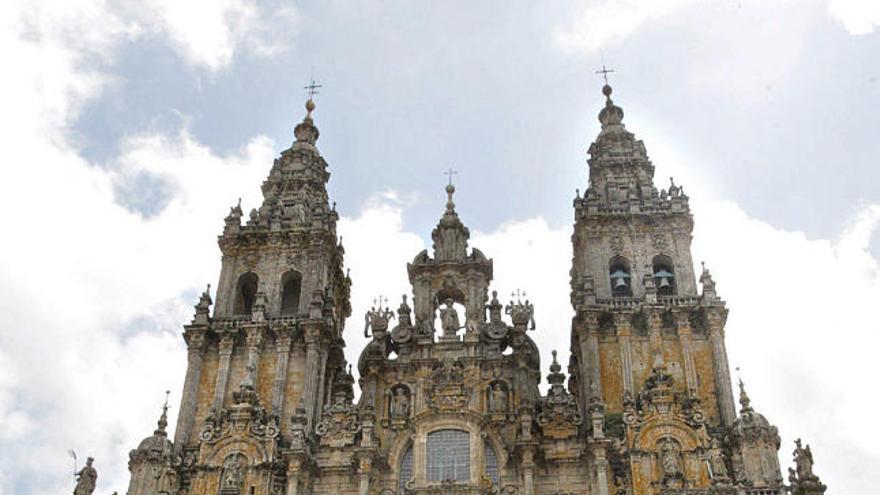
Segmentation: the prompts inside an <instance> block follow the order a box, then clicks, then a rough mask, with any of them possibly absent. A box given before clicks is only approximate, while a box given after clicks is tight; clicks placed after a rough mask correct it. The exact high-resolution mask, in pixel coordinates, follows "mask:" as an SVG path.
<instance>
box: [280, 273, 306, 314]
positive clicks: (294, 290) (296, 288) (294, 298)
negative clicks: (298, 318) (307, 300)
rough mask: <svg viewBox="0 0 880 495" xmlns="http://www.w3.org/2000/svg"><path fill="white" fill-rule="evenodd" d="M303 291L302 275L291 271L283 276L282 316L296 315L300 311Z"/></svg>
mask: <svg viewBox="0 0 880 495" xmlns="http://www.w3.org/2000/svg"><path fill="white" fill-rule="evenodd" d="M301 289H302V275H301V274H300V273H299V272H298V271H296V270H290V271H289V272H287V273H285V274H284V275H282V276H281V314H283V315H295V314H296V313H297V312H298V310H299V295H300V291H301Z"/></svg>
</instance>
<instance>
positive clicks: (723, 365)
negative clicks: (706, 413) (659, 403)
mask: <svg viewBox="0 0 880 495" xmlns="http://www.w3.org/2000/svg"><path fill="white" fill-rule="evenodd" d="M725 312H726V310H724V309H723V308H710V309H708V311H707V312H706V316H707V317H708V318H707V319H708V325H709V340H710V342H711V343H712V361H713V363H714V369H715V389H716V391H717V393H718V394H717V395H718V397H719V398H720V402H721V404H720V405H721V407H720V409H721V421H722V423H723V424H724V426H731V425H732V424H733V421H734V420H735V419H736V407H735V406H734V402H733V386H732V384H731V382H730V365H729V364H728V362H727V349H726V348H725V346H724V319H725V316H726V314H725Z"/></svg>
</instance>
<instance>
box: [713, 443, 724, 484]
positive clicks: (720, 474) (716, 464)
mask: <svg viewBox="0 0 880 495" xmlns="http://www.w3.org/2000/svg"><path fill="white" fill-rule="evenodd" d="M709 465H710V466H711V467H712V478H713V479H716V480H723V479H727V464H726V463H725V462H724V454H723V453H722V452H721V445H720V442H718V439H717V438H713V439H712V448H711V449H710V450H709Z"/></svg>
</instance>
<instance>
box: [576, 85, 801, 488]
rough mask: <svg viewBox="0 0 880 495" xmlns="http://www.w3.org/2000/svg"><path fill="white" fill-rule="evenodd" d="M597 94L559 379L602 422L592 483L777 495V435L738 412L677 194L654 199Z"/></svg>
mask: <svg viewBox="0 0 880 495" xmlns="http://www.w3.org/2000/svg"><path fill="white" fill-rule="evenodd" d="M602 93H603V94H604V95H605V98H606V101H605V107H604V108H603V109H602V110H601V111H600V112H599V121H600V122H601V124H602V127H601V131H600V133H599V135H598V137H597V138H596V140H595V142H593V144H592V145H590V148H589V155H590V158H589V160H588V162H589V172H590V173H589V186H588V188H587V190H586V192H585V194H584V196H583V197H579V196H578V197H576V198H575V200H574V210H575V224H574V234H573V236H572V242H573V247H574V259H573V261H572V268H571V289H572V291H571V302H572V306H573V307H574V310H575V316H574V319H573V321H572V333H571V342H572V362H571V364H570V369H571V370H572V373H573V383H574V384H575V387H576V393H577V394H578V397H579V405H580V408H581V412H582V414H584V415H585V416H586V415H589V416H591V417H596V418H597V421H598V417H599V416H602V417H604V419H603V421H602V423H604V425H605V430H606V431H605V432H604V435H605V437H606V438H605V439H604V440H603V441H604V442H605V443H606V447H605V448H604V449H603V448H601V447H600V446H599V445H596V447H595V452H596V454H595V455H596V459H597V463H596V466H597V469H598V470H599V473H598V474H599V475H601V471H602V470H603V469H606V466H607V469H608V474H607V476H608V480H609V490H612V493H617V494H618V495H622V494H633V495H642V494H646V495H647V494H655V493H658V494H659V493H748V494H760V495H768V494H782V493H783V492H784V490H785V487H784V485H783V479H782V475H781V472H780V469H779V461H778V453H777V451H778V449H779V435H778V434H777V432H776V428H775V427H773V426H771V425H770V424H769V423H768V422H767V420H766V419H765V418H764V417H763V416H762V415H760V414H758V413H756V412H755V411H754V410H753V409H752V408H751V406H750V405H749V401H748V398H747V397H746V395H745V391H742V394H741V396H742V399H741V400H742V405H743V406H742V407H743V408H742V410H741V413H740V416H739V417H737V415H736V410H735V407H734V399H733V392H732V387H731V379H730V368H729V365H728V361H727V352H726V350H725V346H724V325H725V322H726V319H727V311H728V310H727V308H726V307H725V303H724V301H722V300H721V299H719V297H718V296H717V294H716V292H715V283H714V281H713V280H712V277H711V275H710V273H709V271H708V270H707V269H706V268H705V266H704V267H703V270H702V273H701V274H700V277H699V282H700V284H701V285H702V291H698V288H697V281H696V274H695V273H694V271H693V266H694V263H693V260H692V258H691V250H690V248H691V238H692V232H693V225H694V224H693V217H692V215H691V211H690V208H689V206H688V197H687V195H686V194H685V193H684V190H683V189H682V188H681V187H680V186H677V185H675V183H674V182H673V181H672V179H670V183H669V186H668V189H662V190H660V191H658V190H657V188H656V187H655V185H654V181H653V178H654V166H653V165H652V163H651V161H650V160H649V158H648V155H647V152H646V150H645V145H644V144H643V143H642V141H639V140H637V139H636V138H635V136H634V135H633V134H632V133H631V132H629V131H628V130H627V129H626V128H625V126H624V124H623V110H622V109H621V108H620V107H619V106H617V105H615V104H614V102H613V101H612V99H611V93H612V89H611V87H610V86H608V85H607V84H606V85H605V86H604V87H603V88H602ZM597 424H598V423H597ZM609 446H610V447H611V448H609ZM603 457H604V459H603Z"/></svg>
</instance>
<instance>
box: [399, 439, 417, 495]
mask: <svg viewBox="0 0 880 495" xmlns="http://www.w3.org/2000/svg"><path fill="white" fill-rule="evenodd" d="M412 455H413V454H412V446H410V447H409V448H408V449H406V453H405V454H403V459H402V460H401V461H400V472H399V474H398V476H397V491H398V493H403V489H404V488H405V487H406V483H407V482H408V481H409V480H410V479H412V466H413V458H412Z"/></svg>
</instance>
